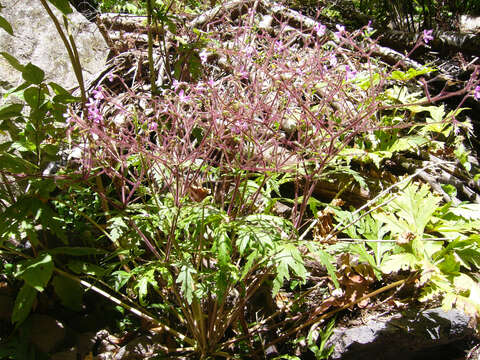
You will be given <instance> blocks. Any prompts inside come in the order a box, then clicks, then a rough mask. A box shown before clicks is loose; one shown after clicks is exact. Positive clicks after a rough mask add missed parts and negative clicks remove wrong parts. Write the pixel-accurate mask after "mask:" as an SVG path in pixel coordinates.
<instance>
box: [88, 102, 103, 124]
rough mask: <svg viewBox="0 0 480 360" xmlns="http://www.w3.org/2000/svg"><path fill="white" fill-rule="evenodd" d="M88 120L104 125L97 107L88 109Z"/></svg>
mask: <svg viewBox="0 0 480 360" xmlns="http://www.w3.org/2000/svg"><path fill="white" fill-rule="evenodd" d="M88 120H91V121H93V122H94V123H96V124H100V123H102V121H103V115H102V113H101V112H100V109H99V108H98V107H97V106H94V107H89V108H88Z"/></svg>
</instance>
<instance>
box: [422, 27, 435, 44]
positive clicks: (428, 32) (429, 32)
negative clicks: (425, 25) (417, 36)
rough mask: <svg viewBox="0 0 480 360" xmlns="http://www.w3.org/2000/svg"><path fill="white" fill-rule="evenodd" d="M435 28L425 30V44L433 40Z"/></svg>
mask: <svg viewBox="0 0 480 360" xmlns="http://www.w3.org/2000/svg"><path fill="white" fill-rule="evenodd" d="M432 34H433V30H423V41H424V42H425V44H428V42H429V41H432V40H433V36H432Z"/></svg>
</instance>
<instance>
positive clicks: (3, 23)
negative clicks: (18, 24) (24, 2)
mask: <svg viewBox="0 0 480 360" xmlns="http://www.w3.org/2000/svg"><path fill="white" fill-rule="evenodd" d="M0 28H2V29H3V30H5V31H6V32H7V33H9V34H10V35H13V29H12V25H10V23H9V22H8V21H7V20H6V19H5V18H4V17H3V16H1V15H0Z"/></svg>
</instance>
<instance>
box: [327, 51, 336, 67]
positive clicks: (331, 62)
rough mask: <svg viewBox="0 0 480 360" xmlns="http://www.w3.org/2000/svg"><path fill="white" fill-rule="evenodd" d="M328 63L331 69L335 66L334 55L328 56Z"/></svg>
mask: <svg viewBox="0 0 480 360" xmlns="http://www.w3.org/2000/svg"><path fill="white" fill-rule="evenodd" d="M328 61H330V65H331V66H332V67H335V66H337V57H336V56H335V55H333V54H332V55H330V58H329V59H328Z"/></svg>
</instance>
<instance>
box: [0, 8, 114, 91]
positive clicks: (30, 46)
mask: <svg viewBox="0 0 480 360" xmlns="http://www.w3.org/2000/svg"><path fill="white" fill-rule="evenodd" d="M2 3H3V5H4V8H3V9H2V10H1V14H2V16H3V17H4V18H5V19H6V20H7V21H9V22H10V24H11V25H12V28H13V32H14V36H13V37H12V36H10V35H9V34H8V33H6V32H5V31H3V30H0V49H1V51H6V52H8V53H10V54H11V55H13V56H15V57H16V58H17V60H18V61H19V62H20V63H21V64H24V65H26V64H27V63H29V62H31V63H33V64H34V65H37V66H38V67H40V68H41V69H43V70H44V71H45V75H46V80H47V81H53V82H56V83H58V84H60V85H62V86H63V87H64V88H66V89H71V88H74V87H76V86H77V80H76V78H75V74H74V73H73V70H72V66H71V64H70V60H69V57H68V54H67V51H66V49H65V46H64V45H63V42H62V40H61V38H60V36H59V35H58V33H57V31H56V29H55V26H54V24H53V22H52V20H51V19H50V17H49V16H48V14H47V13H46V11H45V10H44V8H43V7H42V5H41V3H40V1H37V0H36V1H23V0H9V1H6V2H5V1H4V2H2ZM49 5H50V7H51V8H52V10H53V12H54V13H55V15H56V16H57V18H59V19H60V23H62V24H63V20H62V18H61V16H60V14H61V13H60V11H58V10H57V9H56V8H55V7H54V6H53V5H51V3H49ZM68 19H69V23H70V26H69V27H70V31H71V33H72V35H73V38H74V39H75V42H76V45H77V48H78V52H79V54H80V58H81V64H82V66H83V70H84V73H83V75H84V79H85V81H86V80H87V79H88V78H89V77H91V75H93V74H95V73H96V72H98V71H99V70H101V69H102V68H103V66H104V65H105V61H106V59H107V55H108V51H109V49H108V46H107V44H106V42H105V40H104V39H103V37H102V35H101V34H100V31H99V30H98V28H97V26H96V25H95V24H93V23H90V22H88V20H87V19H85V17H84V16H82V15H81V14H80V13H79V12H77V11H76V10H74V12H73V13H72V14H70V15H68ZM0 74H2V79H1V81H0V93H2V92H5V90H8V89H10V88H13V87H15V86H17V85H19V84H21V83H22V76H21V74H20V73H19V72H18V71H16V70H15V69H14V68H12V67H11V66H10V64H9V63H8V62H7V61H6V60H5V59H4V58H3V57H0Z"/></svg>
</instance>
